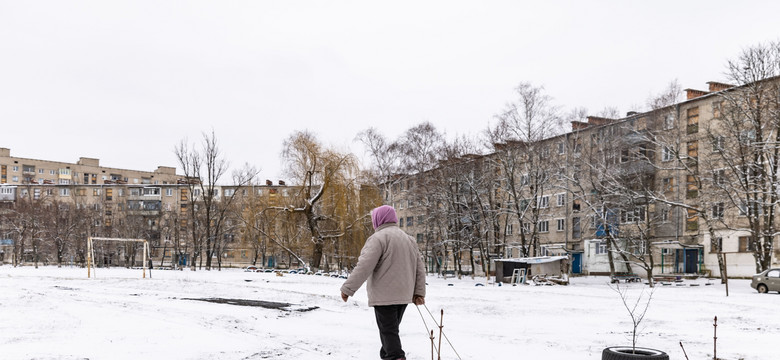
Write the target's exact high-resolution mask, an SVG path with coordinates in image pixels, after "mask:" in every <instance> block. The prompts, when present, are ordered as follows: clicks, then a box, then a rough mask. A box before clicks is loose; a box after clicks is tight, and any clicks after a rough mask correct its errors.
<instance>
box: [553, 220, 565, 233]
mask: <svg viewBox="0 0 780 360" xmlns="http://www.w3.org/2000/svg"><path fill="white" fill-rule="evenodd" d="M555 222H556V223H557V224H558V226H557V227H556V230H558V231H566V219H558V220H555Z"/></svg>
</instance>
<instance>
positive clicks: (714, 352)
mask: <svg viewBox="0 0 780 360" xmlns="http://www.w3.org/2000/svg"><path fill="white" fill-rule="evenodd" d="M712 326H713V327H714V329H715V330H714V331H713V336H712V339H713V341H712V344H713V345H712V346H713V349H712V360H718V317H717V316H716V317H715V322H714V323H713V324H712Z"/></svg>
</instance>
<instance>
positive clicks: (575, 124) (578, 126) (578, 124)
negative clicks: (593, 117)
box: [571, 121, 590, 131]
mask: <svg viewBox="0 0 780 360" xmlns="http://www.w3.org/2000/svg"><path fill="white" fill-rule="evenodd" d="M588 126H590V124H588V123H586V122H582V121H572V122H571V131H577V130H582V129H585V128H587V127H588Z"/></svg>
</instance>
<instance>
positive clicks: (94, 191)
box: [92, 189, 100, 196]
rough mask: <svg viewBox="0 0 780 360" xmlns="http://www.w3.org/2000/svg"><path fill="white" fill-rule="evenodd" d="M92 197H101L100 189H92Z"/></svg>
mask: <svg viewBox="0 0 780 360" xmlns="http://www.w3.org/2000/svg"><path fill="white" fill-rule="evenodd" d="M92 196H100V189H92Z"/></svg>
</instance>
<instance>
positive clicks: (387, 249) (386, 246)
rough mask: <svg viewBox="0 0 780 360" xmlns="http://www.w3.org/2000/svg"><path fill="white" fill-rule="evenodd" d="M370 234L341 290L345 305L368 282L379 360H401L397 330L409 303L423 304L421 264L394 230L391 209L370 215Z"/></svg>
mask: <svg viewBox="0 0 780 360" xmlns="http://www.w3.org/2000/svg"><path fill="white" fill-rule="evenodd" d="M371 223H372V225H373V226H374V234H373V235H371V236H370V237H369V238H368V239H367V240H366V244H365V245H363V249H362V250H361V251H360V257H359V258H358V263H357V265H356V266H355V269H353V271H352V273H351V274H350V275H349V277H348V278H347V280H346V281H345V282H344V285H342V286H341V298H342V299H343V300H344V301H345V302H346V301H347V299H348V298H349V297H350V296H354V295H355V292H356V291H357V290H358V289H359V288H360V286H361V285H363V283H364V282H366V280H368V285H367V287H366V289H367V291H368V306H371V307H373V308H374V314H375V316H376V325H377V327H378V328H379V339H380V340H381V342H382V348H381V349H380V350H379V357H380V358H382V360H404V359H405V356H406V353H405V352H404V351H403V349H402V348H401V338H400V337H399V336H398V327H399V325H400V324H401V319H402V318H403V316H404V310H406V306H407V305H408V304H409V303H414V304H415V305H423V304H425V264H423V261H422V258H421V257H420V250H419V249H418V248H417V242H416V241H415V240H414V238H412V237H411V236H409V235H408V234H406V233H405V232H404V231H403V230H401V228H399V227H398V218H397V216H396V214H395V209H393V207H392V206H388V205H382V206H380V207H378V208H376V209H374V210H373V211H371Z"/></svg>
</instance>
